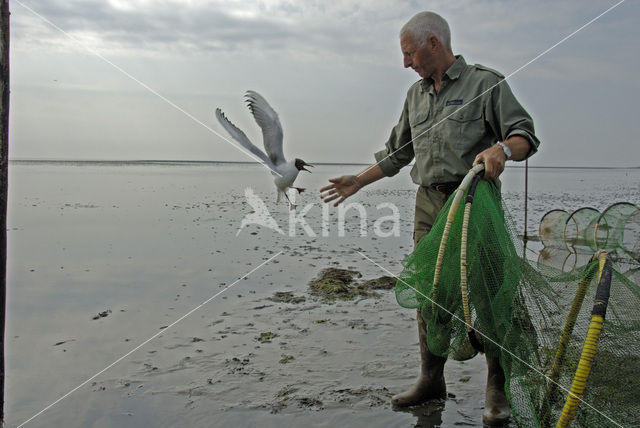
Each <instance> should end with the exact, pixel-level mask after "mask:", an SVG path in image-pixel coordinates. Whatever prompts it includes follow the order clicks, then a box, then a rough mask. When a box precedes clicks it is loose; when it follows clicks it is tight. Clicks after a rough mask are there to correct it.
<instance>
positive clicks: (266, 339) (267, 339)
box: [255, 331, 278, 343]
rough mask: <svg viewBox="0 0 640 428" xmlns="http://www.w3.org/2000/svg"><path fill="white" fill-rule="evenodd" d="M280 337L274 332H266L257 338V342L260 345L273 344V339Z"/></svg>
mask: <svg viewBox="0 0 640 428" xmlns="http://www.w3.org/2000/svg"><path fill="white" fill-rule="evenodd" d="M276 337H278V335H277V334H276V333H274V332H272V331H265V332H262V333H260V336H256V338H255V339H256V340H257V341H258V342H260V343H271V339H274V338H276Z"/></svg>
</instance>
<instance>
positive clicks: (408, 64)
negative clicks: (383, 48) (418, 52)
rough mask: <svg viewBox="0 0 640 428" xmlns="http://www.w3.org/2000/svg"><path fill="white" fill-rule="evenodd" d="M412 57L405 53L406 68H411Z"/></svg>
mask: <svg viewBox="0 0 640 428" xmlns="http://www.w3.org/2000/svg"><path fill="white" fill-rule="evenodd" d="M411 64H412V63H411V57H410V56H408V55H405V57H404V68H409V67H411Z"/></svg>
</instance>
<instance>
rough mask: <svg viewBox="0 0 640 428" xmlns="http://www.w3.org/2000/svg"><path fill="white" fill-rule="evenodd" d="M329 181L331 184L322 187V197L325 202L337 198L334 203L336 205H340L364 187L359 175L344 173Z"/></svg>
mask: <svg viewBox="0 0 640 428" xmlns="http://www.w3.org/2000/svg"><path fill="white" fill-rule="evenodd" d="M329 182H331V184H329V185H328V186H325V187H323V188H322V189H320V197H321V198H322V199H323V200H324V202H325V203H329V202H331V201H334V200H336V199H337V201H336V202H335V203H334V204H333V206H334V207H337V206H338V205H340V204H341V203H342V201H344V200H345V199H347V198H348V197H349V196H351V195H353V194H354V193H356V192H357V191H358V190H360V189H361V188H362V185H361V184H360V180H359V179H358V176H357V175H343V176H342V177H338V178H330V179H329Z"/></svg>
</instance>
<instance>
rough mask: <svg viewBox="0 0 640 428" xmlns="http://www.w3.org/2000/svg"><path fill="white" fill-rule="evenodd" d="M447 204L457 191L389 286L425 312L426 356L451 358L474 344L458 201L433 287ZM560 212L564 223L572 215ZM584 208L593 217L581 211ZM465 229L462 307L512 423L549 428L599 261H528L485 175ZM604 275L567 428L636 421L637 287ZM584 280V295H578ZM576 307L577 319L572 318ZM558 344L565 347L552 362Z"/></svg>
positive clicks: (563, 394)
mask: <svg viewBox="0 0 640 428" xmlns="http://www.w3.org/2000/svg"><path fill="white" fill-rule="evenodd" d="M452 200H453V196H452V197H450V198H449V200H448V201H447V203H446V205H445V207H444V208H443V209H442V210H441V212H440V215H439V216H438V218H437V220H436V222H435V224H434V226H433V228H432V230H431V231H430V233H429V234H428V235H427V236H425V237H424V238H423V239H422V240H421V241H420V242H419V244H418V245H417V246H416V248H415V250H414V251H413V253H411V254H410V255H409V256H408V257H407V258H406V259H405V261H404V270H403V271H402V272H401V274H400V275H399V276H398V281H397V283H396V288H395V292H396V298H397V301H398V303H399V304H400V305H402V306H403V307H406V308H417V309H419V310H420V311H421V314H422V317H423V319H424V320H425V323H426V325H427V343H428V346H429V349H430V350H431V352H433V353H434V354H437V355H440V356H451V357H453V356H459V355H463V354H465V352H466V351H465V349H467V350H468V348H469V346H470V344H469V342H470V340H469V334H468V332H467V327H466V326H467V324H466V323H465V315H464V311H463V304H462V298H461V296H462V294H461V286H460V284H461V278H460V255H461V236H462V229H463V217H464V215H463V213H464V209H465V207H464V204H460V206H459V207H458V208H457V212H456V214H455V219H454V221H453V223H452V224H451V229H450V232H449V236H448V239H447V240H446V241H447V243H446V247H445V250H444V258H443V263H442V269H441V271H440V275H439V279H438V281H437V283H436V284H435V286H434V284H433V279H434V273H435V268H436V260H437V256H438V251H439V248H440V244H441V240H442V236H443V231H444V230H445V224H446V223H447V214H448V213H449V208H450V206H451V204H452ZM559 214H560V215H559V216H558V217H563V219H561V221H564V222H565V224H566V219H567V217H568V215H565V214H566V213H565V214H563V213H562V212H559ZM585 214H593V213H592V212H589V213H587V212H586V210H585ZM574 217H575V218H574V221H576V224H577V225H583V224H584V222H582V218H581V217H580V218H578V216H574ZM585 217H588V216H585ZM578 222H580V223H578ZM563 229H564V225H563ZM467 235H468V237H467V242H466V254H467V257H466V259H467V260H466V272H467V275H466V276H467V289H468V297H469V304H468V306H469V314H470V317H469V319H470V324H471V325H472V326H473V329H474V335H475V337H476V338H477V339H478V341H479V342H480V347H481V348H482V350H483V351H484V352H485V353H486V354H487V355H488V356H491V357H498V358H499V360H500V364H501V366H502V368H503V370H504V372H505V376H506V385H505V389H506V393H507V397H508V399H509V401H510V404H511V408H512V414H513V417H514V419H515V421H516V422H517V423H518V425H519V426H532V427H536V426H552V425H553V426H555V425H556V422H557V421H558V419H559V418H560V414H561V412H562V409H563V406H564V404H565V401H566V400H567V396H568V391H569V390H570V388H571V385H572V383H573V380H574V376H575V373H576V368H577V366H578V362H579V360H580V357H581V352H582V348H583V345H584V343H585V338H586V334H587V330H588V328H589V325H590V320H591V309H592V306H593V302H594V297H595V293H596V289H597V288H598V287H597V286H598V282H599V264H598V260H594V261H592V262H590V263H587V264H586V265H585V264H582V265H580V266H578V267H576V268H574V269H571V270H570V271H568V272H564V271H563V270H562V269H559V268H558V267H554V266H552V265H546V264H543V263H539V262H538V263H531V262H529V261H528V260H527V259H526V258H525V257H524V254H525V252H524V249H523V245H522V241H521V240H520V238H519V237H518V235H517V233H516V228H515V225H514V223H513V221H512V220H511V218H510V216H509V215H508V212H507V211H506V209H505V206H504V205H503V203H502V200H501V196H500V193H499V191H498V190H497V189H496V188H495V187H494V186H493V185H492V184H490V183H489V182H487V181H484V180H482V181H480V182H479V184H478V187H477V190H476V194H475V198H474V200H473V203H472V205H471V211H470V215H469V222H468V232H467ZM609 266H610V265H609ZM610 271H611V275H610V277H611V281H610V296H611V297H610V299H609V304H608V309H607V312H606V319H605V322H604V327H603V330H602V333H601V335H600V338H599V345H598V347H597V350H596V354H595V357H594V362H593V365H592V367H591V372H590V376H589V377H588V382H587V384H586V388H585V390H584V393H583V395H582V401H580V402H579V406H578V410H577V412H576V414H575V417H574V418H573V426H584V427H593V426H609V425H610V426H628V425H630V424H635V423H637V421H638V420H640V419H639V418H640V402H639V401H638V400H637V399H635V397H636V396H637V394H638V393H639V392H640V377H639V376H638V375H637V373H640V315H639V312H640V311H639V309H640V290H639V288H638V286H637V285H636V284H634V283H633V282H632V281H631V280H630V279H628V278H627V277H625V275H623V274H620V273H619V272H618V271H617V270H616V269H615V268H611V269H610ZM603 277H604V276H603ZM580 284H583V287H582V288H583V295H584V297H582V295H580V294H579V296H578V298H576V293H577V291H578V288H579V285H580ZM581 297H582V299H581ZM574 302H576V303H574ZM582 302H584V304H582V305H578V304H577V303H582ZM572 305H574V306H575V307H576V309H575V310H574V315H575V316H569V315H570V312H571V307H572ZM574 318H575V320H573V319H574ZM568 319H569V320H571V321H573V322H574V324H573V325H571V324H569V325H570V327H571V328H565V324H567V320H568ZM563 330H566V331H565V333H564V334H563ZM561 340H562V341H563V343H564V345H565V349H566V351H565V352H564V353H563V355H561V356H562V357H563V358H558V357H557V356H556V354H558V351H557V349H558V346H559V343H560V342H561ZM467 354H468V352H467ZM468 356H469V357H470V356H472V354H471V355H468ZM554 361H556V364H555V368H552V367H553V366H554ZM551 375H552V376H553V379H551V380H550V379H549V376H551ZM621 386H622V387H621ZM618 424H619V425H618Z"/></svg>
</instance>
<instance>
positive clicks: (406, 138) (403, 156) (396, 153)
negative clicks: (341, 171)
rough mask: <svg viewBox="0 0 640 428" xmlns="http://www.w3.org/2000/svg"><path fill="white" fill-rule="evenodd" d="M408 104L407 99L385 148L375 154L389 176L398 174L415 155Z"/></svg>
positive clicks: (385, 173)
mask: <svg viewBox="0 0 640 428" xmlns="http://www.w3.org/2000/svg"><path fill="white" fill-rule="evenodd" d="M407 105H408V104H407V101H405V102H404V108H403V109H402V115H401V116H400V120H399V121H398V124H397V125H396V126H394V127H393V129H392V130H391V135H390V136H389V139H388V140H387V142H386V144H385V149H384V150H380V151H379V152H376V153H375V154H374V156H375V159H376V163H377V164H378V165H380V169H381V170H382V172H383V173H384V175H386V176H388V177H391V176H393V175H396V174H397V173H398V172H399V171H400V169H401V168H402V167H404V166H406V165H408V164H409V163H410V162H411V161H412V160H413V157H414V153H413V143H412V142H411V126H410V124H409V113H408V108H407Z"/></svg>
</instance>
